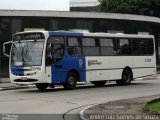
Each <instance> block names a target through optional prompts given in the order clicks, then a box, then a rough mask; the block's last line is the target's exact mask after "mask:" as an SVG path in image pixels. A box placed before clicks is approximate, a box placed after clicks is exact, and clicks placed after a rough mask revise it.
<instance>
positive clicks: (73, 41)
mask: <svg viewBox="0 0 160 120" xmlns="http://www.w3.org/2000/svg"><path fill="white" fill-rule="evenodd" d="M67 43H68V44H67V45H68V47H67V50H68V53H69V55H72V56H79V55H81V54H82V50H81V42H80V38H76V37H68V39H67Z"/></svg>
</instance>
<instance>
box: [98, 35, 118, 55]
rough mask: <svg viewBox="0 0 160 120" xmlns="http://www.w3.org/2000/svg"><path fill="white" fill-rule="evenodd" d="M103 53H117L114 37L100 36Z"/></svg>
mask: <svg viewBox="0 0 160 120" xmlns="http://www.w3.org/2000/svg"><path fill="white" fill-rule="evenodd" d="M100 49H101V55H102V56H106V55H115V50H114V43H113V39H112V38H100Z"/></svg>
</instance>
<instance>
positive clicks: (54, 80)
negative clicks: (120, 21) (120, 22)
mask: <svg viewBox="0 0 160 120" xmlns="http://www.w3.org/2000/svg"><path fill="white" fill-rule="evenodd" d="M4 46H5V45H4ZM155 54H156V53H155V41H154V36H152V35H129V34H109V33H84V32H69V31H39V32H35V31H32V32H20V33H16V34H14V35H13V40H12V47H11V52H10V63H9V66H10V67H9V72H10V80H11V82H12V83H15V84H35V85H36V87H37V88H38V89H40V90H45V89H46V88H47V87H48V86H50V85H51V86H53V85H55V84H61V85H63V86H64V88H65V89H74V88H75V87H76V84H77V82H86V83H88V82H89V83H93V84H95V85H104V84H105V83H106V81H109V80H111V81H116V83H117V84H118V85H128V84H130V83H131V81H132V80H133V79H135V78H139V77H143V76H148V75H153V74H155V73H156V57H155Z"/></svg>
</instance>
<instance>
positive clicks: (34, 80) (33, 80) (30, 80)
mask: <svg viewBox="0 0 160 120" xmlns="http://www.w3.org/2000/svg"><path fill="white" fill-rule="evenodd" d="M14 81H15V82H37V81H38V80H37V79H27V80H21V79H16V80H14Z"/></svg>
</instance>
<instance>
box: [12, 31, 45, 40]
mask: <svg viewBox="0 0 160 120" xmlns="http://www.w3.org/2000/svg"><path fill="white" fill-rule="evenodd" d="M38 39H45V37H44V34H43V33H25V34H17V35H14V36H13V41H20V40H38Z"/></svg>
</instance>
